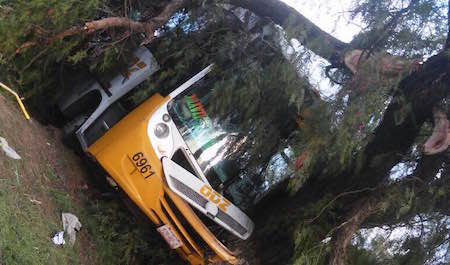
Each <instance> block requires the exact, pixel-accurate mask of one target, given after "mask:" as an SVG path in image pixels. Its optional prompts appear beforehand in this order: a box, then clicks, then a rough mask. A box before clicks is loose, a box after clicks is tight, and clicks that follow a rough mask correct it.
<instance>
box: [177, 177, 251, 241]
mask: <svg viewBox="0 0 450 265" xmlns="http://www.w3.org/2000/svg"><path fill="white" fill-rule="evenodd" d="M171 180H172V182H173V184H174V186H175V188H176V189H177V190H178V191H179V192H181V193H183V194H184V195H185V196H187V197H188V198H190V199H191V200H193V201H194V202H195V203H197V204H198V205H199V206H200V207H202V208H206V204H207V203H208V200H207V199H205V198H204V197H203V196H202V195H200V194H198V193H197V192H195V191H194V190H193V189H191V188H190V187H188V186H187V185H185V184H184V183H183V182H181V181H179V180H178V179H176V178H173V177H171ZM215 218H217V219H219V220H220V221H222V222H224V223H225V224H227V225H228V226H229V227H230V228H231V229H233V230H234V231H236V232H237V233H239V234H241V235H245V234H246V233H247V229H245V227H243V226H242V225H241V224H239V223H238V222H237V221H236V220H234V219H233V218H232V217H231V216H229V215H228V214H226V213H225V212H224V211H222V210H221V209H219V212H218V213H217V216H216V217H215Z"/></svg>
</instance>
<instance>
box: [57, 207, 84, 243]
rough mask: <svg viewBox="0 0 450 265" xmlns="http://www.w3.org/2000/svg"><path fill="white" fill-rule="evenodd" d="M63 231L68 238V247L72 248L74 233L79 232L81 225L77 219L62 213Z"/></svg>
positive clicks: (69, 214) (74, 238)
mask: <svg viewBox="0 0 450 265" xmlns="http://www.w3.org/2000/svg"><path fill="white" fill-rule="evenodd" d="M62 223H63V229H64V231H65V232H66V234H67V235H68V237H69V245H70V246H73V245H74V244H75V240H76V238H77V236H76V232H78V231H80V229H81V227H82V225H81V223H80V220H78V217H76V216H75V215H73V214H71V213H62Z"/></svg>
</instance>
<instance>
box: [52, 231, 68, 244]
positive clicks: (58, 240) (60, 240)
mask: <svg viewBox="0 0 450 265" xmlns="http://www.w3.org/2000/svg"><path fill="white" fill-rule="evenodd" d="M52 242H53V244H55V245H57V246H60V245H64V244H66V241H65V240H64V231H60V232H58V233H56V234H55V235H54V236H53V237H52Z"/></svg>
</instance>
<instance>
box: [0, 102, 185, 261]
mask: <svg viewBox="0 0 450 265" xmlns="http://www.w3.org/2000/svg"><path fill="white" fill-rule="evenodd" d="M0 136H1V137H4V138H5V139H6V140H7V141H8V143H9V145H10V146H11V147H12V148H13V149H15V150H16V151H17V153H18V154H19V155H20V156H21V157H22V159H21V160H13V159H10V158H9V157H7V156H6V155H5V153H4V152H3V151H1V150H0V265H6V264H7V265H14V264H20V265H22V264H27V265H28V264H30V265H31V264H46V265H47V264H58V265H61V264H143V261H144V260H145V264H161V263H162V262H164V263H165V264H168V263H167V262H165V261H167V260H173V259H175V260H177V259H176V258H174V257H173V254H168V252H169V249H168V248H167V247H166V246H165V245H164V243H162V242H161V241H162V240H160V238H159V237H157V236H156V233H155V232H149V231H146V228H144V229H141V228H142V227H139V228H137V225H136V220H135V218H134V217H130V216H131V215H130V214H129V212H128V211H127V210H126V209H125V207H124V205H123V204H122V203H121V201H120V199H118V197H117V196H110V197H109V198H108V197H107V196H105V194H104V193H102V192H100V190H99V189H98V188H96V187H95V185H94V184H93V183H92V177H94V176H92V174H91V173H90V172H89V170H87V168H86V166H85V164H84V163H83V162H82V160H81V159H80V157H78V156H77V155H75V153H74V152H72V151H71V150H69V149H67V148H66V147H65V146H63V145H62V144H61V141H60V139H61V135H60V131H59V130H58V129H56V128H53V127H51V126H42V125H40V124H39V123H37V122H36V121H33V120H31V121H27V120H26V119H25V118H24V116H23V114H22V113H21V112H20V110H19V109H18V108H17V106H16V105H15V102H14V101H13V100H10V99H9V98H7V97H5V95H2V94H0ZM97 177H98V176H97ZM62 212H69V213H73V214H75V215H76V216H78V218H79V220H80V222H81V223H82V225H83V228H82V229H81V231H80V232H78V233H77V239H76V242H75V245H74V246H73V247H70V246H68V244H66V245H64V246H56V245H54V244H53V243H52V241H51V235H52V234H53V233H55V232H57V231H60V230H62V223H61V213H62ZM148 227H149V228H148V229H147V230H151V231H153V230H154V229H153V227H152V226H151V225H150V224H149V225H148ZM149 238H151V239H149ZM167 255H170V256H169V257H168V256H167ZM177 263H178V264H179V260H178V262H177Z"/></svg>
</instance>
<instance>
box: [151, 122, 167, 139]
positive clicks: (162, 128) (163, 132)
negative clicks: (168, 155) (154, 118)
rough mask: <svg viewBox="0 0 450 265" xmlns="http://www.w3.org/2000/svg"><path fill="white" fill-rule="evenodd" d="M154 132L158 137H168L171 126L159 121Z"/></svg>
mask: <svg viewBox="0 0 450 265" xmlns="http://www.w3.org/2000/svg"><path fill="white" fill-rule="evenodd" d="M154 133H155V136H156V137H158V138H166V137H167V136H168V135H169V126H167V124H164V123H158V124H156V126H155V130H154Z"/></svg>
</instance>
